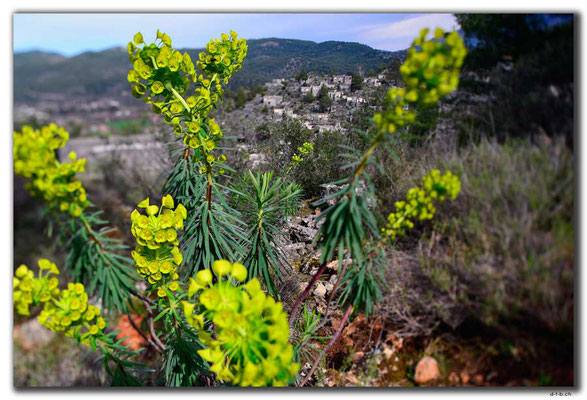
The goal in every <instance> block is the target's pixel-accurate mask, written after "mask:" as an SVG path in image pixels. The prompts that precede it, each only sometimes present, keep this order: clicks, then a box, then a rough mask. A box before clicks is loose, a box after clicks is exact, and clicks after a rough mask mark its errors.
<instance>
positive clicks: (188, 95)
mask: <svg viewBox="0 0 587 400" xmlns="http://www.w3.org/2000/svg"><path fill="white" fill-rule="evenodd" d="M128 52H129V59H130V61H131V62H132V63H133V69H132V70H131V71H129V73H128V81H129V82H130V84H131V87H132V93H133V95H134V96H135V97H137V98H140V99H142V100H143V101H144V102H145V103H148V104H152V106H153V111H154V112H156V113H158V114H163V116H164V119H165V122H166V123H168V124H170V125H172V126H173V131H174V132H175V134H176V135H183V142H184V144H185V145H186V146H189V147H190V148H191V149H193V150H194V151H195V155H196V156H197V158H198V159H199V160H200V162H201V163H202V168H201V169H200V172H202V173H204V172H208V171H209V170H210V169H211V168H212V166H213V165H214V162H215V161H217V160H219V159H220V157H224V156H220V157H218V158H217V157H216V156H214V155H213V154H211V152H212V151H213V150H214V149H215V148H216V147H217V145H218V142H219V140H220V139H221V138H222V136H223V134H222V131H221V130H220V127H219V126H218V124H217V123H216V122H214V119H212V118H208V113H209V112H210V111H211V110H212V108H214V107H215V105H216V103H217V102H218V99H219V96H220V95H221V94H222V93H223V89H222V84H227V83H228V80H229V79H230V77H231V76H232V74H233V73H234V72H235V71H237V70H239V69H240V68H241V66H242V62H243V60H244V58H245V56H246V54H247V43H246V41H245V40H244V39H238V38H237V34H236V33H235V32H233V31H231V32H230V36H229V35H226V34H222V37H221V39H213V40H211V41H210V42H209V43H208V45H207V46H206V51H205V52H202V53H200V54H199V60H198V61H197V62H196V65H197V66H198V68H199V69H200V72H201V73H200V74H198V73H197V72H196V68H195V65H194V63H193V61H192V59H191V57H190V55H189V54H188V53H187V52H185V53H183V54H182V53H181V52H180V51H179V50H176V49H173V48H172V47H171V38H169V36H168V35H167V34H165V33H161V32H160V31H157V39H156V40H155V43H151V44H149V45H147V44H146V43H145V42H144V39H143V35H142V34H140V33H137V34H136V35H135V36H134V39H133V41H132V42H130V43H129V44H128ZM192 84H193V85H194V89H193V91H190V86H191V85H192Z"/></svg>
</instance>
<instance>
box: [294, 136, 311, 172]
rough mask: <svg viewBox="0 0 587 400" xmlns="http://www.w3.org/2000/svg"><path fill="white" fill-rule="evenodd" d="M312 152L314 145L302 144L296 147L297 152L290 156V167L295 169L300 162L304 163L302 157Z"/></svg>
mask: <svg viewBox="0 0 587 400" xmlns="http://www.w3.org/2000/svg"><path fill="white" fill-rule="evenodd" d="M312 151H314V145H313V144H312V143H308V142H304V143H303V144H302V145H301V146H300V147H298V152H297V153H294V155H293V156H292V158H291V161H292V166H294V167H295V166H297V165H299V164H300V163H301V162H302V161H304V158H303V157H302V156H307V155H308V154H310V153H311V152H312Z"/></svg>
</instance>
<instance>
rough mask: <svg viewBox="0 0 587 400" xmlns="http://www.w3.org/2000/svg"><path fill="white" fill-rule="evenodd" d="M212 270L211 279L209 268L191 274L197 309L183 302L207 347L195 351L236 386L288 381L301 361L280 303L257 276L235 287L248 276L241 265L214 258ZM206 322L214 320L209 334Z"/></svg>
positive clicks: (282, 384)
mask: <svg viewBox="0 0 587 400" xmlns="http://www.w3.org/2000/svg"><path fill="white" fill-rule="evenodd" d="M212 270H213V271H214V273H215V275H216V277H217V278H218V281H217V282H216V283H215V284H212V272H210V270H202V271H200V272H198V273H197V274H196V277H195V279H190V286H189V290H188V296H189V297H191V296H192V295H194V294H195V293H198V292H199V294H198V299H197V302H196V303H199V304H200V305H201V308H202V311H201V313H199V314H194V308H195V304H192V303H189V302H184V313H185V315H186V319H187V321H188V322H189V323H190V324H191V325H192V326H194V327H195V328H196V329H198V331H199V337H200V340H201V341H202V343H203V344H204V345H205V346H206V349H204V350H200V351H199V354H200V355H201V356H202V358H204V359H205V360H206V361H208V362H210V363H211V364H212V366H211V368H210V369H211V370H212V371H213V372H214V373H216V375H217V376H218V378H219V379H221V380H223V381H226V382H231V383H233V384H235V385H240V386H286V385H287V384H288V383H289V382H290V381H291V380H292V379H294V378H295V375H296V373H297V371H298V370H299V367H300V366H299V364H297V363H294V362H293V347H292V345H291V344H290V343H289V342H288V338H289V325H288V322H287V315H286V313H285V312H284V311H283V305H282V304H281V303H280V302H276V301H275V300H274V299H273V298H272V297H270V296H267V295H266V294H265V293H264V292H263V291H262V290H261V284H260V283H259V281H258V280H257V279H256V278H253V279H251V280H250V281H249V282H247V284H245V285H241V286H235V283H241V282H244V281H245V280H246V279H247V270H246V268H245V267H244V266H243V265H242V264H238V263H234V264H231V263H230V262H228V261H226V260H218V261H215V262H214V263H213V265H212ZM205 321H210V322H212V324H213V327H214V328H213V329H214V331H213V332H212V333H210V332H207V331H206V330H205V328H204V325H205Z"/></svg>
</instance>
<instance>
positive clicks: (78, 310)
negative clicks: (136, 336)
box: [14, 259, 106, 345]
mask: <svg viewBox="0 0 587 400" xmlns="http://www.w3.org/2000/svg"><path fill="white" fill-rule="evenodd" d="M43 271H47V273H46V274H44V273H43ZM51 274H54V275H58V274H59V270H58V269H57V266H56V265H55V264H54V263H52V262H50V261H49V260H46V259H41V260H39V276H38V277H34V274H33V272H32V271H31V270H29V269H28V268H27V267H26V265H21V266H20V267H18V268H17V270H16V271H15V277H14V303H15V306H16V311H17V312H18V313H19V314H21V315H30V308H31V307H35V306H38V305H40V304H42V305H43V308H42V310H41V313H40V314H39V316H38V317H37V319H38V321H39V324H40V325H42V326H45V327H47V328H48V329H50V330H52V331H54V332H64V333H65V336H68V337H73V338H75V339H76V340H77V341H78V342H79V343H81V344H84V345H89V344H90V338H91V337H94V338H99V337H101V336H102V335H103V329H104V328H105V327H106V321H105V320H104V319H103V318H102V317H100V309H99V308H98V307H95V306H93V305H91V304H88V294H87V293H86V291H85V288H84V285H83V284H81V283H71V282H70V283H68V284H67V289H64V290H61V291H60V290H59V289H58V285H59V280H58V279H57V277H55V276H53V277H49V275H51Z"/></svg>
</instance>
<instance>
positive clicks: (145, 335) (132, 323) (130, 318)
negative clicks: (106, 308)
mask: <svg viewBox="0 0 587 400" xmlns="http://www.w3.org/2000/svg"><path fill="white" fill-rule="evenodd" d="M126 316H127V317H128V320H129V322H130V324H131V325H132V327H133V328H134V329H135V331H137V332H138V333H139V335H141V336H142V337H143V339H145V340H146V341H147V343H149V344H150V345H151V346H153V347H154V348H155V349H156V350H157V351H159V352H161V349H160V348H159V346H157V344H156V343H155V342H153V340H152V339H151V338H150V337H149V336H147V334H146V333H145V332H143V330H142V329H141V328H139V326H138V325H137V324H136V323H135V321H134V319H133V318H132V317H131V315H130V314H128V313H127V314H126Z"/></svg>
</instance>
